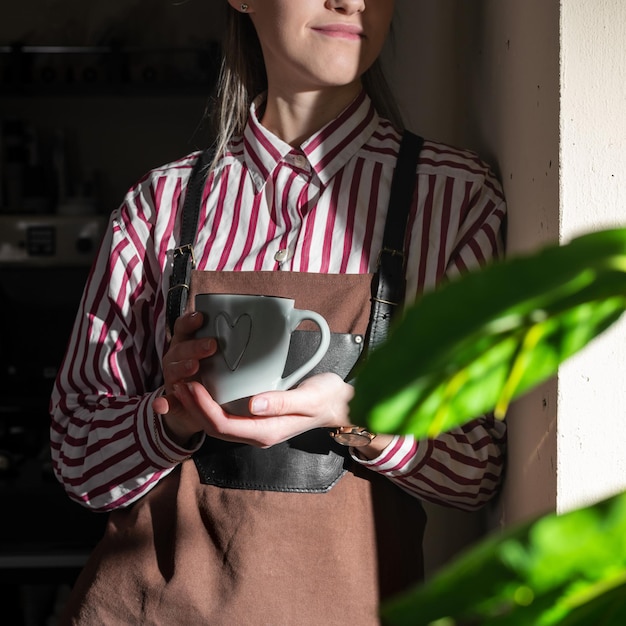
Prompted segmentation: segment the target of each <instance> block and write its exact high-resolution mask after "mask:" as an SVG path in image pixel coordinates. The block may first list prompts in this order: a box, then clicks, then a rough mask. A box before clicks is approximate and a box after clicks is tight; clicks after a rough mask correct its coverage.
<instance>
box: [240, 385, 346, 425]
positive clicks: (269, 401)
mask: <svg viewBox="0 0 626 626" xmlns="http://www.w3.org/2000/svg"><path fill="white" fill-rule="evenodd" d="M353 395H354V388H353V387H352V386H351V385H348V384H347V383H345V382H344V381H343V380H342V379H341V378H340V377H339V376H337V375H336V374H318V375H316V376H312V377H311V378H308V379H307V380H305V381H304V382H303V383H301V384H300V385H299V386H298V387H297V388H295V389H292V390H290V391H269V392H266V393H263V394H259V395H257V396H255V397H254V398H252V400H251V403H250V410H251V412H252V413H253V414H254V415H258V416H288V415H302V416H306V417H309V418H314V420H315V424H314V425H312V426H311V427H314V426H340V425H343V424H348V423H349V419H348V416H349V410H348V403H349V402H350V400H351V399H352V396H353Z"/></svg>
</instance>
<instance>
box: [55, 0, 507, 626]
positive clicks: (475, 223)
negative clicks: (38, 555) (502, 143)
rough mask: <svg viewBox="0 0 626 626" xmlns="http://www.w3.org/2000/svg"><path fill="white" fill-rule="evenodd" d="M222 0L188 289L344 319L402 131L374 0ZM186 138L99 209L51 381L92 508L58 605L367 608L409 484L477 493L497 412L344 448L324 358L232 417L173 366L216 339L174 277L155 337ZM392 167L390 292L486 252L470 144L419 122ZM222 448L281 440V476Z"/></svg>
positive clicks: (360, 618)
mask: <svg viewBox="0 0 626 626" xmlns="http://www.w3.org/2000/svg"><path fill="white" fill-rule="evenodd" d="M228 4H229V5H230V6H229V7H228V11H229V15H228V20H229V30H228V35H227V40H226V45H225V61H224V66H223V71H222V76H221V79H220V91H219V96H218V100H217V103H216V106H215V116H216V118H217V128H218V132H217V142H216V145H217V150H216V156H215V158H214V159H213V162H212V167H211V169H210V172H209V173H208V177H207V180H206V183H205V184H204V187H203V192H202V194H201V197H200V201H199V207H200V210H199V220H198V227H197V233H196V237H195V242H194V243H193V252H194V258H195V263H196V270H197V271H195V272H194V273H193V275H192V279H191V280H192V283H191V293H192V294H193V293H198V292H207V291H208V292H225V293H228V292H232V293H263V294H265V295H283V296H284V295H287V296H290V297H294V298H295V299H296V303H297V304H299V308H315V310H318V311H319V312H321V313H322V314H323V315H325V317H326V318H327V319H328V321H329V324H330V326H331V330H332V331H333V332H334V333H337V334H349V335H350V336H355V335H363V334H364V333H365V331H366V330H367V322H368V313H369V306H370V302H369V301H370V282H371V277H372V276H371V275H372V273H373V272H375V271H376V263H377V258H378V255H379V251H380V249H381V245H382V237H383V230H384V226H385V218H386V216H387V206H388V202H389V195H390V187H391V180H392V175H393V172H394V169H395V166H396V158H397V155H398V150H399V145H400V137H401V134H400V123H399V121H398V119H397V117H396V115H395V113H394V110H395V109H394V108H393V106H392V105H391V104H390V103H391V102H392V100H391V99H390V98H388V97H387V93H388V92H387V90H386V87H385V86H384V83H383V82H382V81H381V76H380V73H379V70H378V65H377V61H376V59H377V57H378V55H379V53H380V51H381V48H382V46H383V43H384V40H385V38H386V35H387V32H388V29H389V25H390V22H391V18H392V14H393V1H392V0H298V1H297V2H294V1H293V0H249V1H248V2H247V3H240V2H235V0H228ZM198 158H199V155H198V154H192V155H190V156H187V157H185V158H184V159H181V160H180V161H177V162H175V163H172V164H169V165H166V166H164V167H162V168H159V169H157V170H155V171H153V172H151V173H150V174H149V175H148V176H147V177H146V178H144V179H143V180H142V181H140V182H139V183H138V184H137V185H136V186H135V187H134V188H133V189H131V191H130V192H129V194H128V195H127V197H126V199H125V201H124V202H123V204H122V205H121V207H120V208H119V209H118V211H116V212H114V213H113V215H112V218H111V224H110V229H109V232H108V234H107V236H106V237H105V240H104V243H103V246H102V248H101V251H100V253H99V257H98V259H97V261H96V263H95V266H94V269H93V272H92V275H91V276H90V279H89V282H88V285H87V287H86V290H85V296H84V298H83V302H82V304H81V310H80V312H79V315H78V318H77V321H76V326H75V330H74V333H73V335H72V339H71V341H70V345H69V348H68V355H67V358H66V360H65V363H64V365H63V367H62V370H61V372H60V373H59V377H58V380H57V383H56V386H55V389H54V392H53V398H52V405H51V406H52V416H53V424H52V450H53V457H54V462H55V470H56V472H57V476H58V477H59V479H60V480H61V481H62V482H63V484H64V485H65V487H66V489H67V491H68V493H69V495H70V496H71V497H72V498H74V499H75V500H77V501H79V502H81V503H82V504H84V505H85V506H88V507H90V508H92V509H94V510H96V511H109V512H111V514H110V518H109V523H108V527H107V531H106V534H105V537H104V538H103V540H102V542H101V543H100V544H99V545H98V547H97V548H96V550H95V551H94V553H93V555H92V557H91V558H90V561H89V563H88V564H87V566H86V568H85V570H84V571H83V573H82V575H81V577H80V579H79V581H78V583H77V585H76V587H75V589H74V593H73V597H72V599H71V601H70V603H69V606H68V611H67V616H66V620H67V621H73V622H74V623H86V624H91V623H94V624H95V623H98V624H103V623H104V624H117V623H120V624H129V623H132V624H136V623H137V624H138V623H146V624H174V623H181V624H183V623H184V624H196V623H197V624H222V623H228V624H233V623H234V624H246V623H251V624H259V623H262V624H294V623H297V624H307V623H311V624H319V623H325V624H335V623H344V622H345V621H346V620H350V621H352V622H354V623H358V624H375V623H377V622H378V620H377V610H378V605H379V602H380V600H381V599H382V598H384V597H387V596H389V595H391V594H394V593H396V592H398V591H400V590H401V589H403V588H406V587H407V586H408V585H410V584H411V583H413V582H415V581H418V580H419V579H420V578H421V576H422V563H421V542H422V533H423V527H424V521H425V520H424V514H423V511H422V509H421V506H420V499H424V500H429V501H435V502H439V503H444V504H449V505H452V506H457V507H460V508H465V509H473V508H477V507H479V506H481V505H482V504H484V502H486V501H487V500H488V499H489V498H490V497H491V496H492V495H493V494H494V493H495V491H496V489H497V486H498V482H499V476H500V472H501V467H502V453H503V438H504V427H503V425H502V424H500V423H494V422H493V420H491V419H489V418H488V417H483V418H479V419H477V420H476V421H475V422H473V423H472V424H470V425H468V426H467V427H466V428H463V429H459V430H457V431H453V432H451V433H447V434H445V435H443V436H441V437H440V438H438V439H437V440H435V441H419V442H416V441H415V440H414V439H413V438H411V437H405V436H402V437H400V436H393V435H384V434H379V435H377V436H373V437H372V436H366V439H367V440H366V441H365V444H366V445H363V446H360V447H358V448H347V447H343V446H340V445H338V444H337V442H336V441H333V440H332V439H331V438H330V437H329V436H328V433H327V429H336V428H338V427H343V426H348V425H350V416H349V410H348V402H349V400H350V398H351V397H352V393H353V392H352V387H351V386H350V385H349V384H348V383H346V382H344V380H343V378H342V376H339V375H338V374H336V373H333V372H322V373H319V374H315V375H313V376H311V377H309V378H307V379H306V380H305V381H304V382H302V383H301V384H300V385H299V386H297V387H296V388H295V389H292V390H289V391H280V392H279V391H276V392H267V393H262V394H258V395H257V396H254V397H253V398H251V399H250V403H249V410H250V412H251V413H252V415H253V417H243V416H234V415H230V414H228V413H226V412H225V411H224V410H223V409H222V408H221V407H220V406H219V405H218V404H217V403H215V402H214V401H213V399H212V398H211V396H210V395H209V393H208V392H207V391H206V389H205V388H204V387H203V386H202V385H201V384H200V383H199V382H197V381H196V380H195V376H196V374H197V372H198V369H199V362H200V360H202V359H205V358H209V359H210V358H211V357H212V356H214V355H215V354H216V351H217V345H216V341H215V339H214V338H209V339H195V332H196V331H197V330H198V328H199V327H200V325H201V323H202V319H201V315H199V314H195V313H194V312H193V311H192V310H191V308H192V306H193V305H192V303H193V297H191V298H190V300H189V302H190V305H191V307H190V310H188V311H187V312H186V313H185V314H183V315H182V316H180V317H179V318H178V319H177V320H176V321H175V324H174V327H173V334H172V336H171V337H170V336H169V335H168V331H167V320H166V315H165V308H166V303H167V298H168V290H169V286H170V284H169V280H170V275H171V274H172V258H173V257H175V256H177V255H178V254H180V252H181V250H180V248H181V245H182V243H184V242H181V235H180V233H181V220H182V218H181V211H182V206H183V202H184V199H185V196H186V195H187V191H188V189H187V185H188V183H189V179H190V174H191V170H192V167H193V166H194V164H195V163H196V162H197V160H198ZM413 171H414V172H415V176H414V181H413V182H412V194H411V204H410V213H409V219H408V223H407V233H406V246H407V247H406V250H405V252H406V263H405V274H406V283H407V289H406V297H407V300H409V301H411V300H413V299H414V298H415V297H416V296H417V295H418V294H419V293H421V292H422V291H423V290H425V289H429V288H432V287H433V286H434V285H436V284H437V283H438V282H439V281H441V280H443V279H445V278H446V277H450V276H454V275H456V274H458V273H459V272H462V271H465V270H467V269H470V268H472V267H476V266H477V265H479V264H481V263H484V262H485V261H487V260H488V259H489V258H490V257H492V256H493V255H494V254H497V253H499V251H500V247H501V243H500V237H499V232H500V227H501V223H502V219H503V217H504V211H505V209H504V201H503V198H502V194H501V191H500V188H499V185H498V184H497V182H496V181H495V180H494V178H493V177H492V175H491V174H490V172H489V170H488V169H487V168H486V166H485V165H484V164H483V163H481V162H480V161H479V160H478V159H477V158H476V157H475V156H474V155H472V154H470V153H467V152H464V151H460V150H455V149H452V148H450V147H447V146H443V145H441V144H436V143H434V142H425V144H424V147H423V149H422V152H421V154H420V158H419V164H418V165H417V168H413ZM301 441H303V442H304V443H303V444H302V445H300V442H301ZM311 442H312V443H311ZM294 450H295V451H296V452H294ZM342 450H345V451H346V453H345V454H343V453H342ZM240 452H241V454H243V455H244V457H242V458H245V459H246V460H245V462H243V465H245V466H246V468H247V467H248V465H249V464H248V461H247V459H251V461H250V463H251V464H252V465H254V464H255V463H256V465H255V467H256V469H255V470H254V471H258V472H260V473H262V474H263V473H264V472H265V471H266V470H267V468H268V467H269V466H272V467H273V466H274V464H278V465H280V463H282V462H283V460H284V459H283V457H282V456H281V455H282V454H283V453H284V454H286V455H287V456H289V455H292V454H295V453H297V454H300V452H302V454H304V456H303V457H297V458H298V459H301V458H303V459H304V462H303V463H300V462H299V461H298V463H297V464H296V465H293V464H292V465H290V466H289V467H290V468H294V469H293V471H294V472H295V473H296V474H297V475H298V476H297V477H296V478H294V477H293V476H291V470H290V471H289V472H286V473H287V474H289V476H288V477H287V481H289V480H292V479H293V480H296V484H295V486H294V485H292V484H291V483H289V482H287V483H285V482H284V481H283V479H282V478H281V479H275V478H274V477H272V478H267V477H266V476H265V474H263V480H257V479H256V476H252V477H250V476H249V475H247V474H246V473H245V472H247V471H248V469H246V468H244V469H241V468H240V467H239V466H238V468H237V469H236V470H232V468H233V458H234V457H235V456H237V455H239V453H240ZM265 453H267V455H268V456H262V455H264V454H265ZM258 455H261V456H258ZM330 457H332V458H335V457H336V458H339V459H340V463H341V466H340V468H339V471H337V472H336V473H335V474H333V476H332V477H331V480H329V481H328V484H325V485H324V487H323V488H317V487H314V488H313V487H310V486H309V485H308V483H307V482H306V481H307V480H308V474H315V472H318V471H319V472H323V471H324V470H323V469H322V470H319V469H310V470H309V469H308V468H309V462H310V467H311V468H313V467H314V466H315V463H317V460H318V459H322V460H324V459H327V458H330ZM237 458H239V457H238V456H237ZM259 459H260V460H259ZM290 459H291V460H290ZM292 460H293V458H292V457H291V456H289V459H287V461H285V462H286V463H290V462H291V461H292ZM240 465H241V464H240ZM301 467H306V468H307V469H306V471H305V472H301V471H300V470H301ZM315 467H317V466H315ZM240 469H241V471H242V472H243V474H242V475H241V476H240V475H237V476H231V473H232V472H233V471H234V472H235V473H236V472H239V471H240ZM283 473H285V472H283ZM216 476H217V477H218V478H215V477H216ZM266 480H267V482H266ZM299 480H303V481H304V483H303V484H302V485H301V484H300V483H299V482H297V481H299ZM252 483H254V484H252ZM305 483H306V484H305Z"/></svg>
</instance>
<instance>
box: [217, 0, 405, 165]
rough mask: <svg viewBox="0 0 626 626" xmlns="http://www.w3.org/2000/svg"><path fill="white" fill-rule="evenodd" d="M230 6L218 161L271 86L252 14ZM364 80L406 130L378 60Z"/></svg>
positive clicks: (220, 84)
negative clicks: (253, 104)
mask: <svg viewBox="0 0 626 626" xmlns="http://www.w3.org/2000/svg"><path fill="white" fill-rule="evenodd" d="M225 4H226V3H225ZM226 9H227V16H226V31H225V36H224V40H223V49H222V65H221V69H220V74H219V78H218V81H217V85H216V95H215V97H214V99H213V100H212V102H211V103H210V106H209V119H210V124H211V130H212V133H213V136H214V138H215V148H216V150H215V158H216V160H217V159H219V158H220V157H221V156H222V155H223V154H224V152H225V150H226V145H227V144H228V142H229V141H230V139H231V137H233V136H236V135H239V134H241V133H243V130H244V128H245V125H246V120H247V118H248V113H249V110H250V105H251V104H252V100H253V99H254V98H255V97H256V96H257V95H259V94H260V93H262V92H263V91H265V90H266V89H267V74H266V71H265V63H264V61H263V52H262V50H261V43H260V42H259V38H258V37H257V34H256V30H255V28H254V25H253V24H252V21H251V20H250V16H248V15H246V14H243V13H240V12H239V11H236V10H235V9H233V8H232V7H230V6H229V5H227V7H226ZM362 82H363V88H364V89H365V91H366V93H367V94H368V96H369V97H370V98H371V100H372V102H373V104H374V107H375V108H376V111H377V112H378V114H379V115H381V116H382V117H384V118H386V119H388V120H389V121H390V122H391V123H392V124H393V125H394V126H395V127H396V128H397V129H398V130H400V131H401V130H403V129H404V124H403V122H402V116H401V114H400V110H399V108H398V105H397V103H396V101H395V98H394V96H393V94H392V92H391V89H390V88H389V85H388V83H387V81H386V79H385V76H384V74H383V71H382V68H381V66H380V62H379V61H378V60H376V61H375V62H374V64H373V65H372V66H371V67H370V68H369V69H368V70H367V71H366V72H365V73H364V74H363V77H362Z"/></svg>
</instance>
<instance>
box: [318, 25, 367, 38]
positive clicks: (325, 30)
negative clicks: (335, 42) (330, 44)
mask: <svg viewBox="0 0 626 626" xmlns="http://www.w3.org/2000/svg"><path fill="white" fill-rule="evenodd" d="M313 30H314V31H316V32H318V33H321V34H322V35H326V36H327V37H337V38H338V39H348V40H352V41H360V40H361V39H362V38H363V29H362V28H361V27H360V26H353V25H350V24H327V25H325V26H314V27H313Z"/></svg>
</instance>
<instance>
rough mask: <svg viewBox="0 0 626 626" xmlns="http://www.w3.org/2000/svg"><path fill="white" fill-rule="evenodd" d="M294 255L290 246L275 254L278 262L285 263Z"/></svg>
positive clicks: (275, 259)
mask: <svg viewBox="0 0 626 626" xmlns="http://www.w3.org/2000/svg"><path fill="white" fill-rule="evenodd" d="M291 257H292V252H291V250H290V249H289V248H281V249H280V250H279V251H278V252H277V253H276V254H275V255H274V261H276V262H277V263H284V262H285V261H288V260H289V259H290V258H291Z"/></svg>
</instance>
